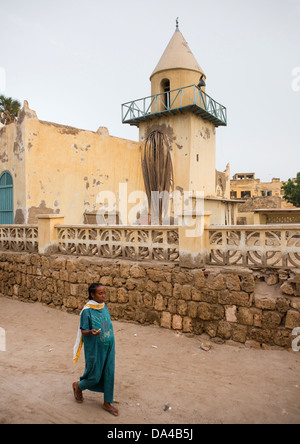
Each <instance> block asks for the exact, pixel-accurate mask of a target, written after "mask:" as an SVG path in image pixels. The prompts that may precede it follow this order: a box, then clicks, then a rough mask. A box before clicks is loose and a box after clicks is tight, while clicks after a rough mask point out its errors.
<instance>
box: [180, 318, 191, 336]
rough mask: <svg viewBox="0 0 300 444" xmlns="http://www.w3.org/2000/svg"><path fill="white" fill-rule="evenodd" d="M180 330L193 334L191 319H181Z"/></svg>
mask: <svg viewBox="0 0 300 444" xmlns="http://www.w3.org/2000/svg"><path fill="white" fill-rule="evenodd" d="M182 329H183V331H184V333H192V332H193V324H192V319H191V318H189V317H187V316H186V317H184V318H183V326H182Z"/></svg>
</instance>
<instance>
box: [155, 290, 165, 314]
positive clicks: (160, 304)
mask: <svg viewBox="0 0 300 444" xmlns="http://www.w3.org/2000/svg"><path fill="white" fill-rule="evenodd" d="M154 308H155V310H157V311H164V310H165V309H166V301H165V298H164V297H163V296H162V295H161V294H158V295H157V296H156V298H155V303H154Z"/></svg>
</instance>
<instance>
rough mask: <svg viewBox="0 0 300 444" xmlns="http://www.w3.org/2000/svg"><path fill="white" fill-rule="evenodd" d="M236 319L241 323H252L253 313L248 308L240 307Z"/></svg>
mask: <svg viewBox="0 0 300 444" xmlns="http://www.w3.org/2000/svg"><path fill="white" fill-rule="evenodd" d="M237 320H238V323H239V324H242V325H253V322H254V319H253V313H252V311H251V310H250V309H249V308H245V307H240V308H239V309H238V312H237Z"/></svg>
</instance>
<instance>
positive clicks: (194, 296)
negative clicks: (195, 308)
mask: <svg viewBox="0 0 300 444" xmlns="http://www.w3.org/2000/svg"><path fill="white" fill-rule="evenodd" d="M192 300H193V301H198V302H200V301H201V291H199V290H197V289H196V288H192Z"/></svg>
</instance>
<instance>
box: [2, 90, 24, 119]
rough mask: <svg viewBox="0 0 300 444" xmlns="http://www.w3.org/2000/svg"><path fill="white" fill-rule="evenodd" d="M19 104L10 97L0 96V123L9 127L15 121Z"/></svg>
mask: <svg viewBox="0 0 300 444" xmlns="http://www.w3.org/2000/svg"><path fill="white" fill-rule="evenodd" d="M20 108H21V103H20V102H19V101H18V100H13V99H12V98H11V97H5V96H0V122H1V123H2V124H3V125H9V124H10V123H12V122H15V121H16V120H17V116H18V112H19V110H20Z"/></svg>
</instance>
